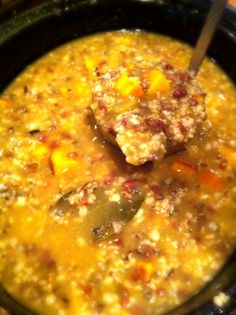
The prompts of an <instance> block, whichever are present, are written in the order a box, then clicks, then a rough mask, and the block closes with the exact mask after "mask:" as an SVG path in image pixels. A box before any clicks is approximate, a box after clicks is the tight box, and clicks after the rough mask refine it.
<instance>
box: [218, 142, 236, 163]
mask: <svg viewBox="0 0 236 315" xmlns="http://www.w3.org/2000/svg"><path fill="white" fill-rule="evenodd" d="M220 153H221V155H222V156H223V157H224V158H225V159H226V160H227V161H229V162H230V163H231V164H233V165H236V152H235V151H233V150H232V149H230V148H229V147H227V146H226V145H223V146H222V147H221V150H220Z"/></svg>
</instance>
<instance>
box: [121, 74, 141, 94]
mask: <svg viewBox="0 0 236 315" xmlns="http://www.w3.org/2000/svg"><path fill="white" fill-rule="evenodd" d="M116 88H117V89H118V91H119V92H120V94H121V95H122V96H124V97H128V96H135V97H141V96H142V95H143V94H144V93H143V88H142V86H141V84H140V81H139V79H138V78H135V77H129V76H127V75H126V74H122V75H121V77H120V78H119V79H118V80H117V82H116Z"/></svg>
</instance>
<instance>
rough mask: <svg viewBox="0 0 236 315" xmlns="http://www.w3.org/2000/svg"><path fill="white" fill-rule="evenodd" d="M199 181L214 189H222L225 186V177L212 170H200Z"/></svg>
mask: <svg viewBox="0 0 236 315" xmlns="http://www.w3.org/2000/svg"><path fill="white" fill-rule="evenodd" d="M199 181H200V183H201V184H202V185H203V186H205V187H207V188H210V189H213V190H221V189H223V188H224V181H223V179H222V178H220V177H219V176H218V175H216V174H215V173H213V172H212V171H210V170H202V171H200V173H199Z"/></svg>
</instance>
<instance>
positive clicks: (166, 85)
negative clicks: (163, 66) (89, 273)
mask: <svg viewBox="0 0 236 315" xmlns="http://www.w3.org/2000/svg"><path fill="white" fill-rule="evenodd" d="M147 79H148V81H149V83H150V85H149V88H148V90H147V94H148V95H153V94H156V93H157V92H159V93H165V92H168V91H169V90H170V88H171V85H170V82H169V81H168V80H167V78H166V76H165V75H164V73H162V72H161V71H159V70H157V69H153V70H150V71H149V73H148V78H147Z"/></svg>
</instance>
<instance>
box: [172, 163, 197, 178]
mask: <svg viewBox="0 0 236 315" xmlns="http://www.w3.org/2000/svg"><path fill="white" fill-rule="evenodd" d="M171 168H172V170H174V171H175V172H177V173H180V174H183V175H186V176H193V175H195V173H196V171H195V169H194V168H193V167H192V166H190V165H188V164H186V163H184V162H181V161H174V162H173V164H172V165H171Z"/></svg>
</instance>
